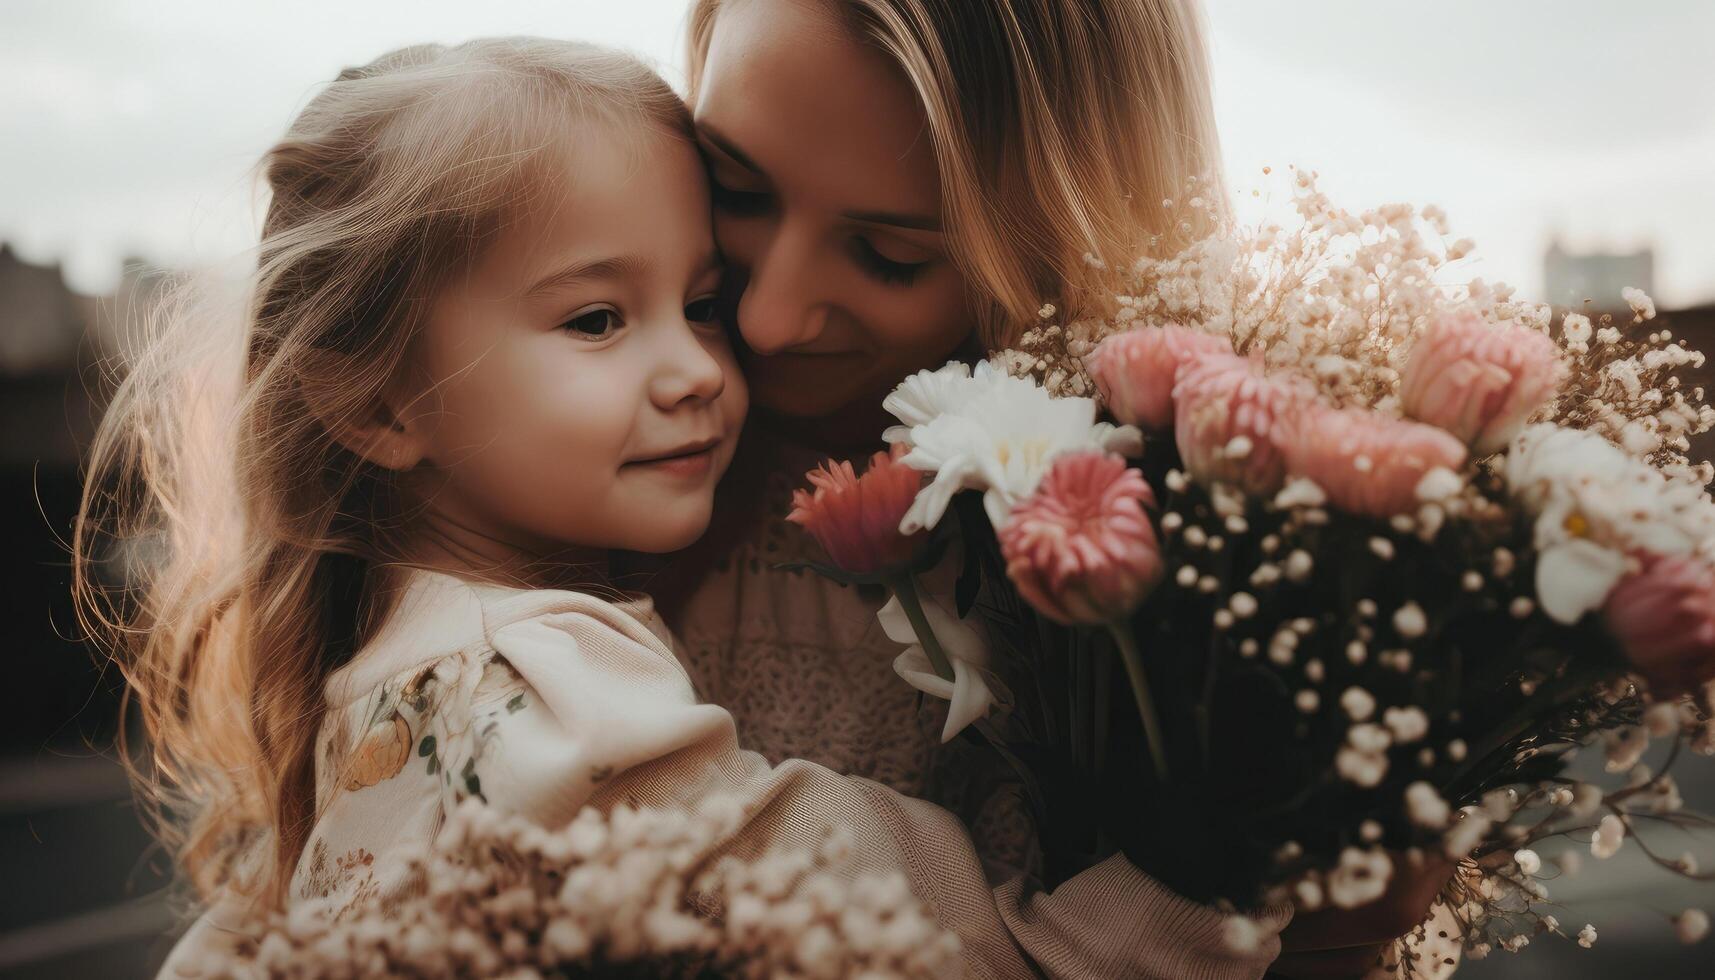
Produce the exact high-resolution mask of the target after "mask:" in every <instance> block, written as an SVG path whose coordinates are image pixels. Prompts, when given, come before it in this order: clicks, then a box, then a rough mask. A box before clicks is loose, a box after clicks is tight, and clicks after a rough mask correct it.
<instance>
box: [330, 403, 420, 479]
mask: <svg viewBox="0 0 1715 980" xmlns="http://www.w3.org/2000/svg"><path fill="white" fill-rule="evenodd" d="M424 422H425V420H424V419H423V417H422V416H417V417H415V418H406V417H404V416H402V415H401V414H400V413H399V412H397V411H395V410H394V407H393V406H392V405H391V404H389V403H388V402H386V401H383V402H381V403H380V404H377V405H376V406H374V408H373V409H371V411H370V412H368V413H367V414H366V415H364V416H363V417H362V418H361V419H359V420H358V421H355V422H354V421H352V420H350V419H349V418H348V419H346V420H345V421H343V422H338V423H333V424H330V423H328V422H326V421H325V420H324V422H323V424H324V425H326V426H327V430H328V433H329V434H330V435H332V436H333V438H334V441H335V442H338V443H339V444H340V445H342V446H344V447H345V448H347V449H349V450H351V451H352V452H354V453H356V454H357V455H359V456H361V457H363V458H364V459H366V460H368V461H369V462H371V463H374V464H375V465H376V466H379V467H382V468H383V469H389V470H397V471H400V472H403V471H405V470H408V469H412V468H413V467H415V466H416V465H417V464H418V463H421V462H422V461H423V458H424V457H425V456H426V455H428V442H427V439H425V438H424V436H425V432H424V431H423V430H424V429H425V428H426V426H425V424H424Z"/></svg>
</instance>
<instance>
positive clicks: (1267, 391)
mask: <svg viewBox="0 0 1715 980" xmlns="http://www.w3.org/2000/svg"><path fill="white" fill-rule="evenodd" d="M1315 397H1316V396H1315V392H1314V391H1313V390H1311V388H1310V386H1309V385H1308V384H1307V383H1304V382H1302V381H1301V380H1299V379H1297V378H1294V377H1291V376H1286V375H1270V374H1267V373H1265V372H1264V370H1263V367H1262V364H1261V363H1260V362H1258V361H1254V360H1251V359H1249V358H1244V357H1239V356H1238V355H1236V354H1215V355H1210V356H1208V357H1205V358H1204V359H1202V360H1200V361H1198V362H1197V363H1195V364H1192V365H1189V366H1187V367H1186V368H1185V370H1183V371H1181V372H1180V373H1179V383H1178V384H1177V385H1175V386H1174V388H1173V401H1174V405H1175V410H1174V415H1175V417H1174V420H1173V435H1174V441H1175V442H1176V443H1178V446H1179V456H1180V458H1181V459H1182V460H1184V462H1185V468H1186V469H1187V470H1189V471H1190V473H1191V475H1192V476H1194V477H1196V478H1197V479H1199V480H1202V481H1204V482H1209V481H1219V482H1221V483H1226V484H1229V485H1232V486H1235V487H1238V488H1239V489H1241V490H1243V491H1244V492H1246V493H1248V494H1252V495H1255V496H1265V495H1268V494H1272V493H1274V492H1275V491H1276V490H1279V489H1280V485H1281V484H1282V483H1283V482H1285V479H1286V461H1285V459H1284V458H1283V457H1282V456H1281V454H1280V451H1279V449H1277V448H1276V445H1275V430H1276V428H1277V426H1278V425H1279V423H1280V421H1281V419H1283V418H1284V417H1286V416H1288V415H1291V414H1293V413H1295V412H1298V411H1300V410H1301V409H1302V408H1303V407H1304V406H1306V405H1308V404H1311V403H1312V402H1313V401H1314V400H1315Z"/></svg>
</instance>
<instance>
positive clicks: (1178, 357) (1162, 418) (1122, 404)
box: [1084, 324, 1233, 429]
mask: <svg viewBox="0 0 1715 980" xmlns="http://www.w3.org/2000/svg"><path fill="white" fill-rule="evenodd" d="M1232 352H1233V345H1232V344H1231V343H1229V342H1228V341H1227V340H1226V339H1224V338H1222V337H1217V336H1215V335H1214V334H1207V333H1203V332H1202V331H1200V330H1189V329H1187V328H1185V327H1181V326H1177V325H1175V324H1168V325H1167V326H1164V327H1144V328H1141V329H1138V330H1130V331H1127V332H1125V333H1122V334H1116V335H1114V336H1112V337H1109V338H1108V339H1106V340H1104V341H1102V342H1101V344H1099V345H1098V346H1097V347H1096V349H1095V350H1093V351H1091V352H1090V354H1089V356H1088V357H1085V358H1084V367H1085V369H1087V370H1088V371H1089V372H1090V377H1091V379H1092V380H1094V381H1095V382H1096V388H1097V390H1099V391H1100V392H1101V393H1102V401H1103V402H1105V403H1106V404H1107V406H1108V411H1110V412H1112V413H1113V415H1114V418H1116V419H1119V420H1120V421H1121V422H1124V423H1126V424H1127V425H1142V426H1144V427H1146V428H1150V429H1165V428H1167V427H1168V426H1169V425H1172V424H1173V385H1174V382H1175V381H1176V380H1177V379H1178V376H1179V373H1180V368H1182V367H1184V366H1186V365H1187V364H1193V363H1195V362H1197V361H1198V360H1200V359H1201V358H1203V357H1207V356H1211V355H1216V354H1231V353H1232Z"/></svg>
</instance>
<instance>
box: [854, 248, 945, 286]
mask: <svg viewBox="0 0 1715 980" xmlns="http://www.w3.org/2000/svg"><path fill="white" fill-rule="evenodd" d="M852 257H853V258H855V259H856V260H857V264H858V265H859V266H860V267H861V268H862V269H863V270H864V271H865V272H867V273H869V274H870V275H871V276H874V277H875V278H876V279H878V280H880V281H881V282H882V284H884V285H888V286H901V287H903V286H909V285H911V284H912V283H914V282H916V281H917V277H918V276H919V275H921V274H922V273H923V270H924V269H927V268H928V267H929V266H930V265H931V264H933V262H932V260H925V261H922V262H900V261H898V260H896V259H890V258H888V257H887V256H885V255H883V254H881V253H880V252H878V251H876V250H875V246H874V245H872V244H870V241H869V239H867V238H863V237H861V236H860V237H857V238H853V239H852Z"/></svg>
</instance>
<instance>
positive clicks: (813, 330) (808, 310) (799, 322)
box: [738, 221, 828, 355]
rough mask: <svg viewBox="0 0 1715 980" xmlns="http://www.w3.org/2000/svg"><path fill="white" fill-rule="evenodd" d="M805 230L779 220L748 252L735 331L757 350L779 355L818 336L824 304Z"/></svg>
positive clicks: (825, 310)
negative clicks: (760, 244) (750, 254)
mask: <svg viewBox="0 0 1715 980" xmlns="http://www.w3.org/2000/svg"><path fill="white" fill-rule="evenodd" d="M814 246H815V242H814V240H813V239H812V237H811V235H810V229H807V228H803V227H800V226H795V225H794V224H793V223H791V222H789V221H788V222H782V223H781V224H780V225H779V226H778V227H777V228H776V229H775V231H774V234H773V235H772V236H771V237H770V238H769V240H768V242H767V243H766V244H764V246H763V247H762V248H761V249H759V250H758V251H757V253H756V254H755V255H754V256H753V257H752V260H751V263H750V267H749V269H748V273H749V277H748V281H747V282H746V283H745V286H744V294H743V295H742V296H740V297H739V301H738V330H739V333H740V334H742V335H743V336H744V342H745V345H746V346H748V347H749V348H750V349H751V350H753V351H755V352H756V353H758V354H763V355H768V354H779V353H781V352H782V351H788V350H791V349H793V348H795V347H802V346H804V345H805V344H808V343H810V342H811V341H813V340H815V339H816V338H817V337H819V336H821V334H822V330H823V328H824V327H825V326H826V325H827V320H828V304H827V303H826V302H824V301H823V299H822V297H821V293H820V292H819V291H818V288H819V285H820V281H819V278H818V276H817V274H816V271H815V269H814V268H813V266H814V256H815V251H814Z"/></svg>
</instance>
